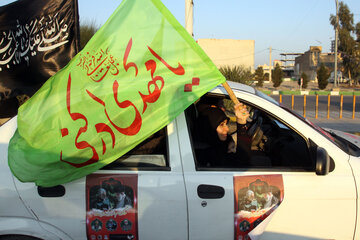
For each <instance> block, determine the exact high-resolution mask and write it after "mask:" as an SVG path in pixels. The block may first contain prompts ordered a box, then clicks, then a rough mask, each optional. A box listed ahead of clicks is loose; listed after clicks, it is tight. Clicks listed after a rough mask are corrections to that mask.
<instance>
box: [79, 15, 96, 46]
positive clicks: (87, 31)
mask: <svg viewBox="0 0 360 240" xmlns="http://www.w3.org/2000/svg"><path fill="white" fill-rule="evenodd" d="M99 28H100V27H99V26H98V25H97V24H96V23H95V21H94V20H93V21H90V22H85V23H84V24H80V49H83V48H84V47H85V45H86V44H87V42H88V41H89V40H90V39H91V38H92V36H94V34H95V33H96V32H97V30H99Z"/></svg>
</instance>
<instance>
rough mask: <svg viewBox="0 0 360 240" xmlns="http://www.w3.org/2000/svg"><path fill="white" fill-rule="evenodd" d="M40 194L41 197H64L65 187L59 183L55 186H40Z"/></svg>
mask: <svg viewBox="0 0 360 240" xmlns="http://www.w3.org/2000/svg"><path fill="white" fill-rule="evenodd" d="M37 190H38V194H39V195H40V196H41V197H62V196H64V195H65V187H64V186H63V185H57V186H54V187H40V186H38V189H37Z"/></svg>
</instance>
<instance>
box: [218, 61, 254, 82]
mask: <svg viewBox="0 0 360 240" xmlns="http://www.w3.org/2000/svg"><path fill="white" fill-rule="evenodd" d="M219 71H220V72H221V73H222V75H224V77H225V78H226V80H229V81H233V82H238V83H243V84H247V85H250V83H251V81H252V79H253V74H252V73H251V69H250V68H246V67H244V66H232V67H230V66H225V67H220V69H219Z"/></svg>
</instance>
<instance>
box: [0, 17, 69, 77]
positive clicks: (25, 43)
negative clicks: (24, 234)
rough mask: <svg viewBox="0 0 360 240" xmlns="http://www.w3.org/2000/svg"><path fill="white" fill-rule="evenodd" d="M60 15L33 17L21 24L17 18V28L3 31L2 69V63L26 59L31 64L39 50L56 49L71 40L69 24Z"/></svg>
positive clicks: (1, 41)
mask: <svg viewBox="0 0 360 240" xmlns="http://www.w3.org/2000/svg"><path fill="white" fill-rule="evenodd" d="M60 20H61V21H59V15H58V13H56V14H55V15H53V16H51V15H49V16H46V17H42V18H41V19H40V20H37V19H33V20H30V21H29V22H28V23H25V24H20V22H19V20H17V24H16V28H15V29H13V30H7V31H3V32H2V34H0V71H2V68H1V65H7V66H6V67H7V68H10V65H9V64H13V65H17V64H20V63H21V62H23V61H25V62H26V63H27V66H29V62H30V57H31V56H35V55H37V53H38V52H46V51H50V50H53V49H56V48H58V47H60V46H62V45H64V44H66V43H68V42H69V40H68V38H69V28H68V26H69V24H68V23H66V22H65V21H64V20H63V19H60Z"/></svg>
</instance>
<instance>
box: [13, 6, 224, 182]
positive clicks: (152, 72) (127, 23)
mask: <svg viewBox="0 0 360 240" xmlns="http://www.w3.org/2000/svg"><path fill="white" fill-rule="evenodd" d="M224 81H225V78H224V77H223V76H222V74H221V73H220V72H219V71H218V69H217V68H216V66H215V65H214V64H213V63H212V62H211V60H210V59H209V57H208V56H207V55H206V54H205V53H204V51H203V50H202V49H201V48H200V47H199V46H198V44H197V43H196V42H195V41H194V39H193V38H192V37H191V36H190V35H189V34H188V33H187V32H186V30H185V29H184V28H183V27H182V26H181V25H180V24H179V23H178V22H177V21H176V19H175V18H174V16H172V14H171V13H170V12H169V11H168V10H167V9H166V8H165V6H164V5H163V4H162V3H161V2H160V1H159V0H125V1H123V2H122V3H121V5H120V6H119V7H118V8H117V9H116V10H115V12H114V13H113V14H112V16H111V17H110V18H109V19H108V21H107V22H106V23H105V24H104V25H103V27H102V28H101V29H100V30H99V31H98V32H97V33H96V34H95V35H94V37H93V38H92V39H91V40H90V41H89V42H88V44H87V45H86V46H85V48H84V49H83V50H82V51H81V52H80V53H79V54H78V55H77V56H75V57H74V58H73V59H72V60H71V62H70V63H69V64H68V65H67V66H66V67H65V68H63V69H62V70H60V71H59V72H58V73H57V74H56V75H54V76H53V77H52V78H50V79H49V80H48V81H47V82H46V83H45V84H44V85H43V86H42V87H41V89H40V90H39V91H38V92H37V93H36V94H35V95H34V96H33V97H32V98H31V99H30V100H28V101H27V102H26V103H25V104H24V105H22V106H21V107H20V109H19V114H18V119H17V121H18V129H17V131H16V133H15V135H14V136H13V138H12V139H11V141H10V145H9V166H10V168H11V170H12V172H13V174H14V175H15V176H16V177H17V178H18V179H19V180H20V181H23V182H35V183H36V184H37V185H41V186H54V185H57V184H62V183H65V182H69V181H72V180H74V179H77V178H80V177H83V176H85V175H87V174H89V173H92V172H94V171H96V170H98V169H100V168H101V167H103V166H104V165H107V164H109V163H111V162H112V161H114V160H116V159H117V158H119V157H120V156H122V155H123V154H125V153H126V152H128V151H129V150H131V149H132V148H133V147H135V146H136V145H138V144H139V143H140V142H142V141H143V140H144V139H146V138H147V137H149V136H150V135H151V134H153V133H155V132H157V131H158V130H159V129H161V128H163V127H165V126H166V125H167V124H169V123H170V121H172V120H173V119H174V118H175V117H176V116H178V115H179V114H180V113H181V112H182V111H184V109H186V108H187V107H188V106H189V105H190V104H191V103H193V102H194V101H195V100H197V99H198V98H199V97H200V96H202V95H203V94H205V93H206V92H207V91H209V90H210V89H212V88H214V87H215V86H217V85H218V84H220V83H222V82H224Z"/></svg>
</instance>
